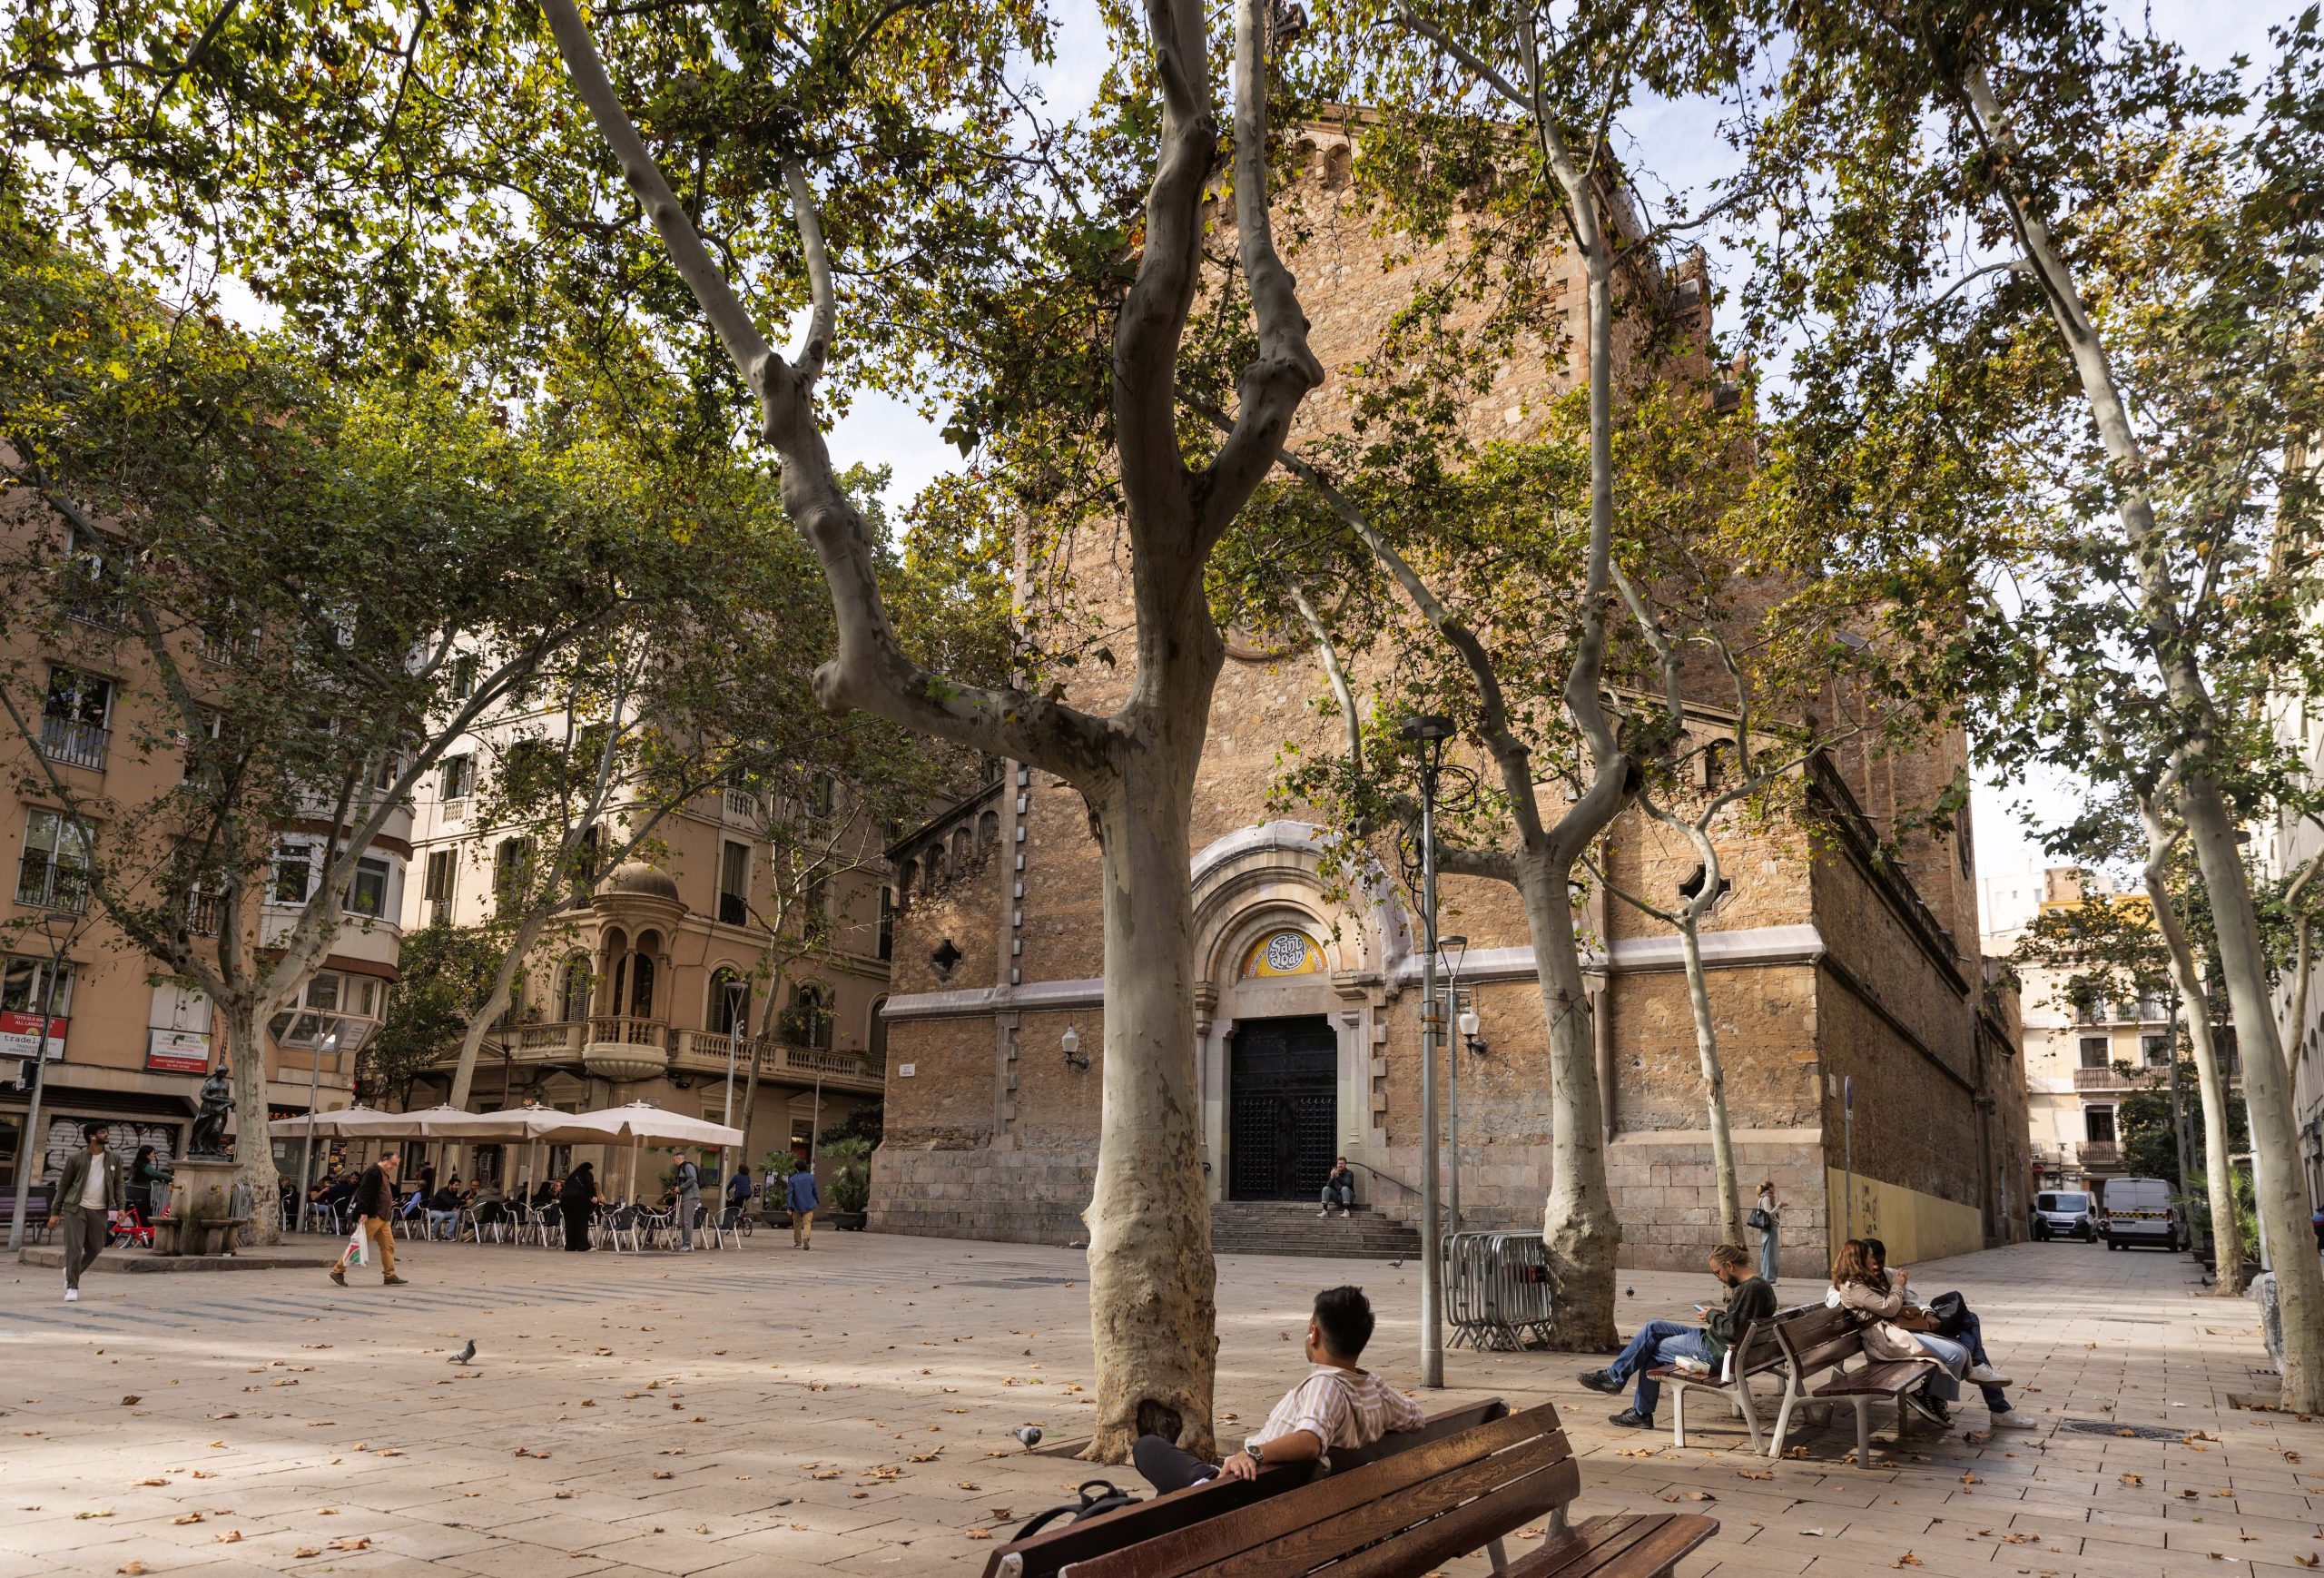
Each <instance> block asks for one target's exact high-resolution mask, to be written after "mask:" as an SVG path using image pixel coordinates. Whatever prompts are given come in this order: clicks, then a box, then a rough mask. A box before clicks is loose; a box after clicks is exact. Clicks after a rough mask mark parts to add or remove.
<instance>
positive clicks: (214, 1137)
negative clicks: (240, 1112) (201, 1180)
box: [185, 1064, 234, 1159]
mask: <svg viewBox="0 0 2324 1578" xmlns="http://www.w3.org/2000/svg"><path fill="white" fill-rule="evenodd" d="M233 1110H234V1092H233V1090H232V1087H231V1086H230V1085H228V1083H227V1082H226V1068H225V1065H224V1064H220V1065H219V1066H218V1067H217V1068H214V1069H212V1070H210V1078H208V1079H207V1080H203V1081H202V1110H201V1112H200V1113H199V1114H198V1115H197V1116H196V1117H195V1118H194V1120H193V1134H192V1139H190V1140H189V1141H188V1142H187V1144H186V1151H185V1153H186V1154H187V1155H188V1156H206V1157H217V1158H220V1159H223V1158H224V1156H225V1154H226V1118H227V1115H228V1114H229V1113H231V1112H232V1111H233Z"/></svg>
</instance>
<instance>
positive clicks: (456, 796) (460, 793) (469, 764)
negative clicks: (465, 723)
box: [436, 752, 476, 813]
mask: <svg viewBox="0 0 2324 1578" xmlns="http://www.w3.org/2000/svg"><path fill="white" fill-rule="evenodd" d="M475 787H476V758H475V757H474V756H472V755H469V754H467V753H466V752H463V753H462V754H459V755H457V756H447V757H445V758H444V761H443V764H442V765H441V766H439V767H438V769H437V779H436V794H437V798H438V799H440V800H445V801H453V800H466V799H467V798H468V794H469V792H470V791H471V790H473V789H474V788H475ZM446 811H447V813H449V811H450V807H449V806H448V805H447V807H446Z"/></svg>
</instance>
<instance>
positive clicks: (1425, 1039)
mask: <svg viewBox="0 0 2324 1578" xmlns="http://www.w3.org/2000/svg"><path fill="white" fill-rule="evenodd" d="M1401 732H1402V734H1403V737H1404V738H1405V739H1407V740H1410V741H1412V742H1413V743H1414V744H1415V745H1418V746H1419V747H1420V869H1421V900H1420V907H1421V923H1422V928H1423V936H1422V945H1421V954H1420V1002H1421V1007H1420V1015H1421V1019H1420V1023H1421V1030H1420V1265H1421V1279H1420V1384H1421V1385H1422V1386H1432V1387H1442V1386H1443V1385H1444V1307H1443V1306H1444V1276H1443V1268H1444V1244H1443V1237H1442V1233H1441V1229H1440V1227H1439V1224H1438V1221H1437V1214H1436V1174H1437V1166H1438V1158H1437V1149H1436V1035H1437V1026H1438V1023H1439V1019H1438V1013H1437V1004H1436V785H1437V779H1438V775H1439V774H1441V773H1442V772H1443V766H1444V742H1445V741H1446V740H1448V739H1451V738H1452V719H1451V718H1448V717H1440V716H1437V715H1432V714H1423V715H1419V716H1416V717H1409V718H1406V719H1405V720H1404V722H1403V729H1402V731H1401Z"/></svg>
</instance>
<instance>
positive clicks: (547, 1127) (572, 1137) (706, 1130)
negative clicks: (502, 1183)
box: [493, 1101, 743, 1195]
mask: <svg viewBox="0 0 2324 1578" xmlns="http://www.w3.org/2000/svg"><path fill="white" fill-rule="evenodd" d="M493 1116H495V1117H500V1116H504V1114H499V1113H496V1114H493ZM505 1116H508V1117H517V1116H523V1117H524V1118H525V1119H526V1123H527V1138H528V1139H535V1140H546V1141H547V1142H548V1143H550V1144H552V1145H617V1144H619V1143H620V1142H621V1141H623V1140H625V1139H626V1140H627V1141H629V1146H630V1157H629V1192H630V1193H631V1194H633V1195H635V1193H636V1192H637V1157H638V1153H639V1152H640V1151H642V1150H643V1149H645V1147H646V1146H648V1145H698V1146H704V1147H709V1146H724V1145H740V1144H742V1143H743V1131H742V1130H741V1129H730V1128H728V1127H727V1126H726V1125H725V1124H724V1123H713V1122H711V1121H710V1120H709V1119H706V1118H689V1117H687V1116H686V1115H685V1114H684V1113H683V1112H672V1111H668V1110H665V1109H663V1108H660V1107H656V1106H655V1105H654V1103H652V1102H651V1101H633V1102H630V1103H629V1104H628V1105H626V1106H623V1107H601V1108H599V1109H598V1110H596V1111H595V1112H558V1111H556V1110H540V1111H534V1112H527V1111H526V1110H523V1109H519V1110H517V1112H514V1113H509V1114H505Z"/></svg>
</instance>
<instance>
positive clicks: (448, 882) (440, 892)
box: [420, 849, 459, 926]
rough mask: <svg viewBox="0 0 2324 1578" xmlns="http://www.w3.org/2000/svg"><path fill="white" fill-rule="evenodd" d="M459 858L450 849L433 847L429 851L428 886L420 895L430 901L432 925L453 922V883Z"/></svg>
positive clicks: (429, 913) (429, 918)
mask: <svg viewBox="0 0 2324 1578" xmlns="http://www.w3.org/2000/svg"><path fill="white" fill-rule="evenodd" d="M458 858H459V857H458V853H456V852H455V851H452V850H448V849H431V850H429V851H428V875H427V878H426V879H425V880H426V883H427V887H426V889H425V891H424V892H423V893H421V895H420V896H421V897H422V898H424V899H426V900H427V901H428V923H429V924H430V925H436V926H446V925H449V924H450V923H451V920H452V884H453V883H454V881H455V873H456V872H457V870H458V867H457V865H456V864H455V863H456V862H457V861H458Z"/></svg>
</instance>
